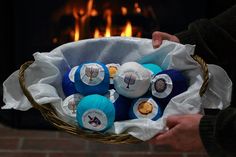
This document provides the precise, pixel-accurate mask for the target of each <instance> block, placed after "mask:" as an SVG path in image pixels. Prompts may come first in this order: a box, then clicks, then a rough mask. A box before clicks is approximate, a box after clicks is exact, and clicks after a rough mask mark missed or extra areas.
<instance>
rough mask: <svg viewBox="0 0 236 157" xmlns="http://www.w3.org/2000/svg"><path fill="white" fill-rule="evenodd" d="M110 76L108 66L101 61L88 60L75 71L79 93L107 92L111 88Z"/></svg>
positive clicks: (76, 86)
mask: <svg viewBox="0 0 236 157" xmlns="http://www.w3.org/2000/svg"><path fill="white" fill-rule="evenodd" d="M109 84H110V76H109V71H108V68H107V67H106V66H105V64H103V63H100V62H87V63H83V64H81V65H80V66H79V68H78V69H77V70H76V72H75V88H76V90H77V92H78V93H80V94H82V95H84V96H86V95H89V94H101V95H103V94H105V93H107V91H108V90H109Z"/></svg>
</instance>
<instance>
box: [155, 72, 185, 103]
mask: <svg viewBox="0 0 236 157" xmlns="http://www.w3.org/2000/svg"><path fill="white" fill-rule="evenodd" d="M187 88H188V83H187V78H186V77H185V76H184V75H183V74H182V73H181V72H180V71H178V70H174V69H169V70H164V71H162V72H160V73H158V74H157V75H156V76H154V77H153V79H152V85H151V91H152V95H153V96H155V97H156V98H158V100H159V102H160V103H161V104H162V105H164V107H165V106H166V105H167V104H168V103H169V101H170V100H171V99H172V98H173V97H175V96H177V95H179V94H181V93H183V92H184V91H186V90H187Z"/></svg>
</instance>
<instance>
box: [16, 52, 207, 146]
mask: <svg viewBox="0 0 236 157" xmlns="http://www.w3.org/2000/svg"><path fill="white" fill-rule="evenodd" d="M192 58H193V59H194V60H195V61H197V62H198V63H199V64H200V66H201V69H202V72H203V78H204V81H203V84H202V86H201V88H200V91H199V94H200V96H202V95H203V94H204V92H205V91H206V89H207V85H208V81H209V76H208V68H207V64H206V63H205V62H204V60H203V59H202V58H200V57H199V56H197V55H193V56H192ZM32 63H33V61H28V62H26V63H24V64H23V65H22V66H21V67H20V70H19V82H20V86H21V88H22V91H23V93H24V95H25V96H26V97H27V99H28V100H29V102H30V103H31V104H32V106H33V107H34V108H36V109H37V110H39V111H40V112H41V114H42V115H43V117H44V118H45V119H46V120H47V121H49V122H50V123H51V124H52V125H54V126H55V127H56V128H58V129H60V130H63V131H65V132H68V133H70V134H74V135H77V136H79V137H80V138H85V139H91V140H95V141H99V142H102V143H109V144H131V143H140V142H143V141H141V140H139V139H137V138H135V137H133V136H131V135H129V134H127V133H123V134H118V135H117V134H108V133H106V134H102V133H100V132H88V131H85V130H83V129H81V128H79V127H78V126H73V125H71V124H68V123H67V122H65V121H63V120H62V119H60V117H58V115H57V113H56V112H55V110H54V109H53V107H52V105H51V104H44V105H39V104H38V103H37V102H36V101H35V100H34V98H33V97H32V95H31V93H30V92H29V91H28V89H27V88H26V86H25V78H24V72H25V70H26V69H27V68H28V67H29V66H30V65H31V64H32Z"/></svg>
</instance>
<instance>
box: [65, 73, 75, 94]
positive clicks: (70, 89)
mask: <svg viewBox="0 0 236 157" xmlns="http://www.w3.org/2000/svg"><path fill="white" fill-rule="evenodd" d="M71 73H72V69H70V70H68V71H67V72H66V73H65V74H64V75H63V78H62V89H63V92H64V94H65V96H66V97H67V96H70V95H72V94H75V93H77V90H76V89H75V83H74V80H73V78H71Z"/></svg>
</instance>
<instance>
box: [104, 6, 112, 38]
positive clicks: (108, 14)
mask: <svg viewBox="0 0 236 157" xmlns="http://www.w3.org/2000/svg"><path fill="white" fill-rule="evenodd" d="M105 17H106V20H107V25H106V31H105V35H104V36H105V37H110V36H111V24H112V12H111V10H110V9H108V10H106V11H105Z"/></svg>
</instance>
